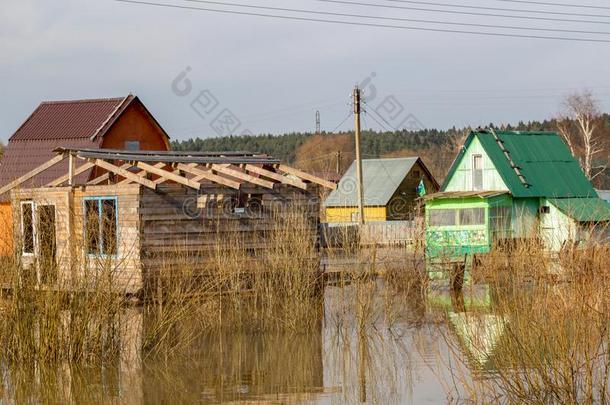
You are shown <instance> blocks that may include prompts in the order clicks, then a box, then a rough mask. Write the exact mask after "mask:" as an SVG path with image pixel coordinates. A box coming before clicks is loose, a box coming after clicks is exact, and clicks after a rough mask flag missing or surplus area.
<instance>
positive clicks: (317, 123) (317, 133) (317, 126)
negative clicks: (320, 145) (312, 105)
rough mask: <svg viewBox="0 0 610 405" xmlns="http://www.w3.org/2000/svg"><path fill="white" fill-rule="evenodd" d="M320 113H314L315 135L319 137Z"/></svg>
mask: <svg viewBox="0 0 610 405" xmlns="http://www.w3.org/2000/svg"><path fill="white" fill-rule="evenodd" d="M320 129H321V128H320V111H316V135H320V133H321V132H322V131H321V130H320Z"/></svg>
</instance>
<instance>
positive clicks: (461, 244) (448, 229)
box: [426, 195, 512, 259]
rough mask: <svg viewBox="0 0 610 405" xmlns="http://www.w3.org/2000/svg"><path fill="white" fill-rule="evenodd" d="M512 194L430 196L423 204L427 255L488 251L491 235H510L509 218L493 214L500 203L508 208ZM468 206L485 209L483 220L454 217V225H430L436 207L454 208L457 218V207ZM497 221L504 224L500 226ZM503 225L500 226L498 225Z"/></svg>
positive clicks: (429, 256)
mask: <svg viewBox="0 0 610 405" xmlns="http://www.w3.org/2000/svg"><path fill="white" fill-rule="evenodd" d="M511 202H512V200H511V198H510V196H508V195H502V196H499V197H495V198H488V199H484V198H479V197H469V198H447V199H437V200H432V201H430V202H429V203H427V204H426V256H427V257H428V258H441V257H443V258H447V259H451V258H457V257H464V256H465V255H469V254H473V253H486V252H489V250H490V248H491V244H492V239H493V236H494V235H501V236H502V237H509V236H510V230H507V229H504V228H505V227H510V219H509V220H508V222H503V221H498V220H494V218H495V217H494V216H493V215H494V214H493V213H497V212H499V210H498V208H499V207H505V208H506V210H504V211H505V212H510V207H511ZM471 208H482V209H484V212H485V221H484V223H482V224H477V225H464V224H461V223H460V221H459V219H456V221H455V224H454V225H433V224H432V223H431V221H430V218H431V215H433V213H434V212H435V211H440V210H455V215H456V218H459V215H460V210H468V209H471ZM500 224H506V225H505V226H501V225H500ZM499 227H502V228H503V229H498V228H499Z"/></svg>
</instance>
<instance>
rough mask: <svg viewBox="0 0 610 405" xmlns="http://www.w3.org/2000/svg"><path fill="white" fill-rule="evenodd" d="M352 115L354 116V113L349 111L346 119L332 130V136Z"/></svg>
mask: <svg viewBox="0 0 610 405" xmlns="http://www.w3.org/2000/svg"><path fill="white" fill-rule="evenodd" d="M353 114H354V112H353V111H351V110H350V112H349V113H348V114H347V116H346V117H345V118H344V119H343V121H341V123H339V125H337V126H336V127H335V129H333V130H332V131H331V133H333V134H334V133H335V132H336V131H337V130H338V129H339V128H340V127H341V126H342V125H343V124H345V122H346V121H347V120H348V119H349V118H350V117H351V116H352V115H353Z"/></svg>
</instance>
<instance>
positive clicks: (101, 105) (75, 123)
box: [0, 94, 154, 200]
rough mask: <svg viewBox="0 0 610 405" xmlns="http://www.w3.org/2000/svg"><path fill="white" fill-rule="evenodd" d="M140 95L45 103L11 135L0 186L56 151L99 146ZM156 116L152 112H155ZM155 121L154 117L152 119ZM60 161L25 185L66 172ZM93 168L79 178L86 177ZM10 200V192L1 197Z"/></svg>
mask: <svg viewBox="0 0 610 405" xmlns="http://www.w3.org/2000/svg"><path fill="white" fill-rule="evenodd" d="M134 100H138V99H137V97H135V96H133V95H131V94H129V95H128V96H127V97H119V98H106V99H92V100H73V101H45V102H42V103H41V104H40V105H39V106H38V107H37V108H36V110H34V112H33V113H32V114H31V115H30V116H29V117H28V119H27V120H26V121H25V122H24V123H23V124H22V125H21V126H20V127H19V129H17V131H16V132H15V134H14V135H13V136H11V137H10V138H9V142H8V145H7V147H6V150H5V152H4V156H3V158H2V162H1V163H0V185H4V184H8V183H9V182H11V181H13V180H14V179H16V178H18V177H19V176H22V175H23V174H25V173H27V172H29V171H30V170H32V169H34V168H36V167H38V166H40V165H41V164H43V163H45V162H46V161H48V160H50V159H52V158H53V157H54V156H55V153H53V150H54V149H55V148H58V147H66V148H80V149H83V148H99V147H100V144H101V141H102V139H103V136H104V134H105V133H106V132H107V131H108V130H109V129H110V127H111V126H112V125H113V124H114V122H115V121H116V120H117V119H118V118H119V117H120V116H121V114H122V113H123V111H125V109H126V108H127V107H129V105H130V104H131V103H132V102H133V101H134ZM151 117H152V115H151ZM152 119H153V120H154V118H152ZM66 165H67V162H62V163H60V164H57V165H55V166H53V167H51V168H50V169H48V170H46V171H45V172H43V173H41V174H40V175H38V176H36V177H35V178H33V179H32V180H30V181H29V182H26V183H25V184H23V186H22V187H37V186H42V185H44V184H46V183H48V182H51V181H53V180H55V179H56V178H57V177H60V176H61V175H62V174H65V173H66V167H67V166H66ZM89 174H90V171H87V172H85V173H83V174H82V175H81V176H79V178H82V179H86V178H87V177H88V176H89ZM4 199H6V195H5V196H2V197H0V200H4Z"/></svg>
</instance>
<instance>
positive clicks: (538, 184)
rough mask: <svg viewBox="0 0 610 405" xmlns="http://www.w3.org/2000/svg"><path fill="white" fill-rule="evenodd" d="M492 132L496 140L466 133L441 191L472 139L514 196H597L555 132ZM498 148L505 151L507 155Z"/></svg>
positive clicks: (483, 134)
mask: <svg viewBox="0 0 610 405" xmlns="http://www.w3.org/2000/svg"><path fill="white" fill-rule="evenodd" d="M495 133H496V135H497V138H498V139H496V137H495V136H494V134H493V133H492V132H491V131H478V132H472V133H471V134H470V136H469V137H468V139H467V140H466V144H465V145H464V148H462V151H461V152H460V154H459V155H458V157H457V159H456V160H455V162H454V164H453V166H452V167H451V169H450V171H449V174H448V175H447V178H446V180H445V184H444V185H443V190H444V189H445V187H446V185H447V184H448V181H449V179H450V178H451V177H452V176H453V174H454V173H455V171H456V170H457V167H458V165H459V163H460V161H461V160H462V157H463V155H464V153H465V151H466V150H467V148H468V146H469V144H470V143H471V142H472V140H473V139H474V138H475V137H476V138H478V139H479V141H480V142H481V145H483V148H484V149H485V151H486V152H487V154H488V155H489V158H490V159H491V160H492V162H493V164H494V166H495V167H496V169H497V170H498V172H499V173H500V176H501V177H502V179H503V180H504V183H505V184H506V186H507V187H508V188H509V190H510V192H511V194H512V195H513V196H514V197H547V198H574V197H597V193H596V192H595V190H594V189H593V186H592V185H591V183H590V182H589V180H588V179H587V178H586V177H585V175H584V173H583V171H582V170H581V168H580V165H579V164H578V162H577V161H576V159H575V158H574V157H573V156H572V154H571V153H570V151H569V150H568V147H567V146H566V145H565V143H564V142H563V140H562V139H561V138H560V137H559V135H557V134H556V133H554V132H514V131H511V132H509V131H496V132H495ZM502 147H504V149H505V150H506V151H507V152H508V156H507V155H506V154H505V153H504V150H503V149H502ZM511 160H512V162H511ZM513 165H514V167H513ZM518 171H520V173H521V174H522V175H523V180H524V181H522V179H520V177H519V176H518Z"/></svg>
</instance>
